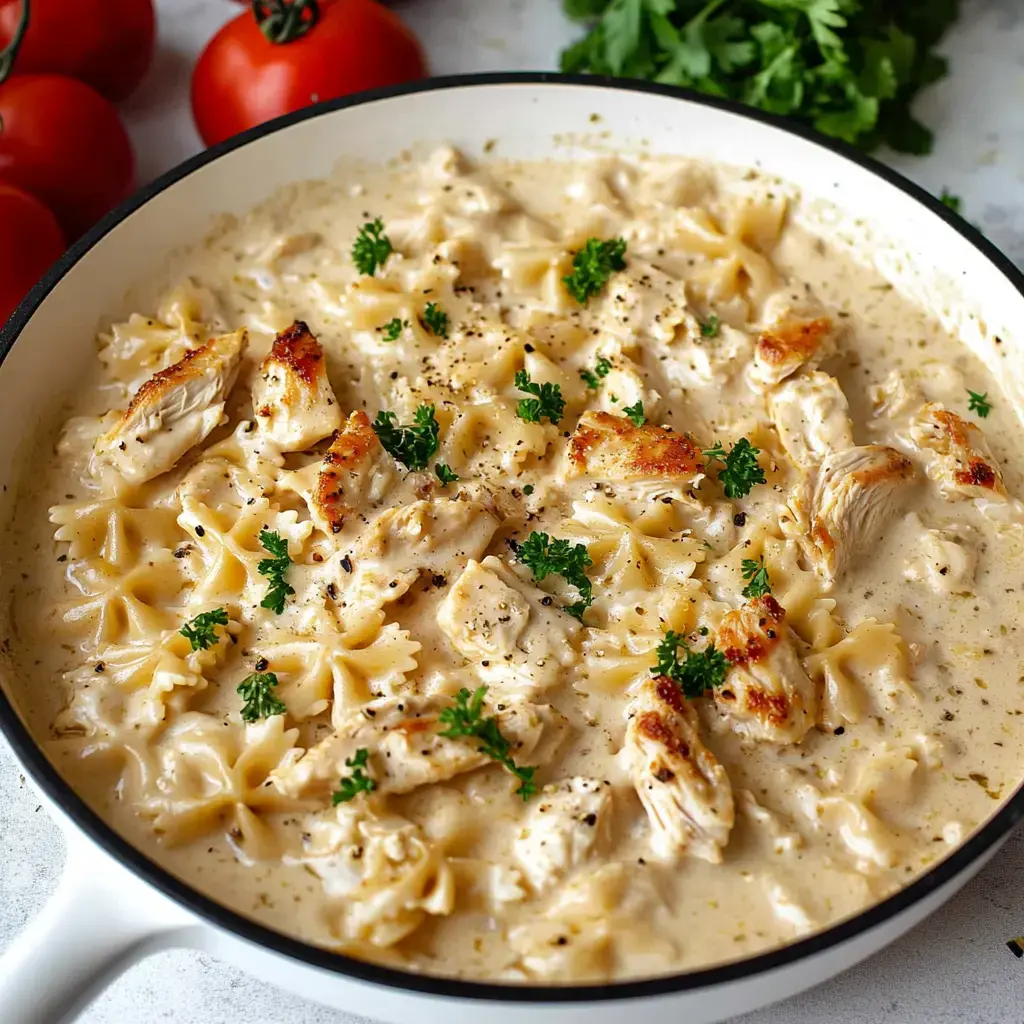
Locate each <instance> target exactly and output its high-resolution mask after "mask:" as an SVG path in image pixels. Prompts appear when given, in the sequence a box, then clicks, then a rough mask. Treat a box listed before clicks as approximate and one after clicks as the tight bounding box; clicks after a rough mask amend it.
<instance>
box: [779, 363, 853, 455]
mask: <svg viewBox="0 0 1024 1024" xmlns="http://www.w3.org/2000/svg"><path fill="white" fill-rule="evenodd" d="M769 407H770V409H771V414H772V419H773V420H774V421H775V429H776V430H777V431H778V433H779V440H780V441H781V442H782V447H783V448H785V450H786V454H787V455H788V456H789V457H790V459H792V460H793V462H794V464H795V465H796V466H797V467H798V468H800V469H803V470H809V469H812V468H813V467H814V466H816V465H818V464H819V463H820V462H821V461H822V460H823V459H824V458H825V457H826V456H827V455H830V454H831V453H833V452H840V451H845V450H846V449H847V448H852V447H853V427H852V425H851V423H850V406H849V403H848V402H847V401H846V395H844V394H843V389H842V388H841V387H840V386H839V381H837V380H836V379H835V377H831V376H829V375H828V374H827V373H822V372H821V371H820V370H819V371H815V372H814V373H809V374H807V375H806V376H798V377H793V378H791V379H790V380H787V381H785V382H783V383H782V384H780V385H779V387H777V388H776V389H775V390H774V391H773V392H772V393H771V395H770V397H769Z"/></svg>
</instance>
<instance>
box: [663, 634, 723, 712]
mask: <svg viewBox="0 0 1024 1024" xmlns="http://www.w3.org/2000/svg"><path fill="white" fill-rule="evenodd" d="M680 651H682V657H681V658H680ZM656 653H657V655H658V662H657V664H656V665H654V667H653V668H652V669H651V675H654V676H667V677H668V678H669V679H671V680H672V681H673V682H674V683H675V684H676V685H677V686H678V687H679V689H680V690H682V691H683V696H684V697H691V698H692V697H701V696H703V695H704V693H705V692H706V691H707V690H713V689H715V688H716V687H718V686H721V685H722V683H724V682H725V674H726V672H727V671H728V670H729V663H728V662H727V661H726V660H725V655H724V654H723V653H722V652H721V651H719V650H716V649H715V645H714V643H713V642H712V643H710V644H708V646H707V647H706V648H705V649H704V650H703V651H694V650H692V649H691V648H690V645H689V644H688V643H687V642H686V640H685V639H684V638H683V637H682V636H680V635H679V634H678V633H676V632H675V631H674V630H671V629H670V630H669V631H668V632H667V633H666V634H665V636H664V638H663V639H662V641H661V643H660V644H658V648H657V652H656Z"/></svg>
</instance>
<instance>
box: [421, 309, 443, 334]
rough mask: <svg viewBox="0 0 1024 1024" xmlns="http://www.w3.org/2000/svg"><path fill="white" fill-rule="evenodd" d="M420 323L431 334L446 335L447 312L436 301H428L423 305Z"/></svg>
mask: <svg viewBox="0 0 1024 1024" xmlns="http://www.w3.org/2000/svg"><path fill="white" fill-rule="evenodd" d="M420 323H421V324H423V326H424V327H426V329H427V330H428V331H430V333H431V334H436V335H437V336H438V337H439V338H447V337H448V314H447V313H446V312H445V311H444V310H443V309H442V308H441V307H440V306H439V305H438V304H437V303H436V302H428V303H427V304H426V305H425V306H424V307H423V316H421V317H420Z"/></svg>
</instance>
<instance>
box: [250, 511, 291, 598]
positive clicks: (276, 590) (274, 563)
mask: <svg viewBox="0 0 1024 1024" xmlns="http://www.w3.org/2000/svg"><path fill="white" fill-rule="evenodd" d="M260 544H262V545H263V547H264V548H265V549H266V550H267V551H269V552H270V554H271V555H272V556H273V557H272V558H263V559H261V560H260V562H259V564H258V565H257V566H256V571H257V572H258V573H259V574H260V575H261V576H266V577H267V580H268V581H269V583H270V589H269V590H268V591H267V596H266V597H265V598H263V600H262V601H260V607H261V608H269V609H270V611H272V612H275V613H276V614H278V615H280V614H281V612H283V611H284V600H285V598H286V597H289V596H290V595H291V594H294V593H295V590H294V588H293V587H292V586H291V585H290V584H289V583H288V582H287V581H286V580H285V578H284V575H285V573H286V572H287V571H288V566H290V565H291V564H292V560H291V558H290V557H289V555H288V542H287V541H286V540H284V539H283V538H282V537H281V535H280V534H278V533H274V532H272V531H270V530H260Z"/></svg>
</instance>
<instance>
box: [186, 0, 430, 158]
mask: <svg viewBox="0 0 1024 1024" xmlns="http://www.w3.org/2000/svg"><path fill="white" fill-rule="evenodd" d="M292 2H295V0H292ZM307 2H308V0H307ZM264 6H265V7H266V8H267V9H270V10H276V11H278V12H282V11H286V10H287V5H286V4H285V3H284V2H283V0H266V2H265V4H264ZM315 6H316V5H312V4H311V5H310V7H314V8H315ZM425 74H426V64H425V62H424V59H423V51H422V50H421V49H420V45H419V43H418V42H417V41H416V37H415V36H414V35H413V34H412V32H411V31H410V30H409V29H408V28H407V27H406V26H405V25H404V24H403V22H402V21H400V20H399V18H398V16H397V15H395V14H393V13H392V12H391V11H388V10H386V9H385V8H383V7H381V5H380V4H378V3H375V2H374V0H336V2H333V3H326V4H325V3H321V4H320V5H319V20H318V21H317V22H316V23H315V24H313V25H312V27H309V28H308V31H306V32H305V34H303V35H301V36H299V37H298V38H295V39H293V40H292V41H291V42H282V43H272V42H270V41H269V40H268V39H267V38H266V36H264V34H263V32H262V31H261V29H260V26H259V24H258V23H257V21H256V18H255V17H254V16H253V13H252V12H251V11H249V12H246V13H245V14H240V15H238V17H237V18H235V19H234V20H232V21H229V22H228V23H227V24H226V25H225V26H224V27H223V28H222V29H221V30H220V31H219V32H218V33H217V34H216V35H215V36H214V37H213V39H212V40H210V43H209V45H208V46H207V47H206V49H205V50H204V51H203V54H202V56H201V57H200V58H199V63H198V64H196V68H195V71H194V72H193V74H192V113H193V115H194V117H195V120H196V127H197V128H198V129H199V134H200V135H201V136H202V137H203V141H204V142H205V143H206V144H207V145H208V146H212V145H213V144H214V143H215V142H220V141H222V140H223V139H227V138H229V137H230V136H232V135H237V134H238V133H239V132H241V131H245V129H247V128H252V127H254V126H255V125H258V124H262V123H263V122H264V121H269V120H270V119H271V118H274V117H279V116H280V115H281V114H287V113H290V112H291V111H293V110H300V109H301V108H302V107H306V106H309V104H311V103H316V102H317V101H318V100H329V99H334V98H335V97H337V96H345V95H347V94H348V93H353V92H359V91H361V90H363V89H374V88H377V87H379V86H383V85H395V84H397V83H398V82H408V81H410V80H411V79H415V78H422V77H423V76H424V75H425Z"/></svg>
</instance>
